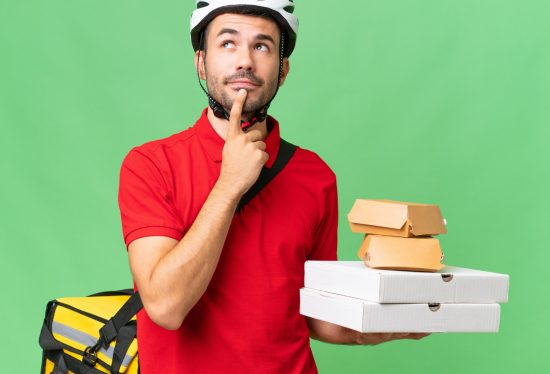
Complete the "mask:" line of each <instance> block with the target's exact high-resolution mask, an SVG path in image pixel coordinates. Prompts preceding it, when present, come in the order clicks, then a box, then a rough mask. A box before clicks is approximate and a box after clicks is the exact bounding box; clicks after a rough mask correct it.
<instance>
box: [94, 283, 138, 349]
mask: <svg viewBox="0 0 550 374" xmlns="http://www.w3.org/2000/svg"><path fill="white" fill-rule="evenodd" d="M141 308H143V304H142V302H141V298H140V297H139V293H138V292H136V293H134V294H132V296H130V298H129V299H128V300H127V301H126V302H125V303H124V305H123V306H122V307H121V308H120V309H119V310H118V312H116V314H115V315H114V316H113V317H112V318H111V319H110V320H109V321H107V323H106V324H105V325H103V327H102V328H101V329H100V330H99V336H100V339H101V343H102V345H103V347H104V348H107V347H108V346H109V343H111V341H113V339H114V338H116V337H117V335H118V332H119V331H120V329H121V328H122V326H124V325H126V324H127V323H128V322H130V320H131V319H132V318H133V317H134V316H135V315H136V313H137V312H139V311H140V310H141Z"/></svg>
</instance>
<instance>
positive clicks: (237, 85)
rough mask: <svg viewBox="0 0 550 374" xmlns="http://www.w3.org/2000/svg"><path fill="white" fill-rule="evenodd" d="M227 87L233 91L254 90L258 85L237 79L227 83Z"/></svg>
mask: <svg viewBox="0 0 550 374" xmlns="http://www.w3.org/2000/svg"><path fill="white" fill-rule="evenodd" d="M227 85H228V86H229V87H231V88H232V89H234V90H239V89H241V88H245V89H254V88H256V87H259V86H260V85H259V84H256V83H254V82H252V81H249V80H246V79H238V80H234V81H230V82H228V83H227Z"/></svg>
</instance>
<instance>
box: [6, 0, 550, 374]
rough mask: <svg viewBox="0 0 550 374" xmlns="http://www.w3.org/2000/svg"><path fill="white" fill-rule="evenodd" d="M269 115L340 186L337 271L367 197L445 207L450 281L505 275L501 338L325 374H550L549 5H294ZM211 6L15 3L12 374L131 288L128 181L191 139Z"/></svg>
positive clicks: (9, 176)
mask: <svg viewBox="0 0 550 374" xmlns="http://www.w3.org/2000/svg"><path fill="white" fill-rule="evenodd" d="M296 3H297V11H296V13H297V14H298V15H299V16H300V19H301V30H300V36H299V40H298V46H297V50H296V53H295V55H293V58H292V60H291V73H290V76H289V79H288V80H287V83H286V85H285V86H284V87H283V89H282V90H281V91H280V93H279V96H278V97H277V101H276V102H275V103H274V105H273V106H272V110H271V113H272V114H273V115H274V116H276V117H277V118H278V119H279V120H280V122H281V126H282V134H283V136H284V137H285V138H286V139H288V140H290V141H292V142H294V143H297V144H299V145H301V146H303V147H306V148H309V149H312V150H315V151H316V152H318V153H319V154H320V155H321V156H322V157H323V158H324V159H325V160H326V162H327V163H328V164H329V165H330V166H331V167H332V168H333V170H334V171H335V172H336V175H337V176H338V183H339V192H340V195H339V201H340V233H339V250H338V251H339V256H340V258H341V259H355V253H356V250H357V248H358V246H359V243H360V240H361V238H360V236H359V235H358V234H352V233H351V232H350V230H349V229H348V226H347V222H346V219H345V217H346V213H347V211H348V210H349V208H350V207H351V205H352V202H353V201H354V199H355V198H359V197H362V198H387V199H397V200H406V201H417V202H426V203H436V204H439V205H440V207H441V209H442V211H443V214H444V216H445V217H446V219H447V220H448V229H449V233H448V234H447V235H445V236H443V237H441V242H442V246H443V249H444V251H445V255H446V258H447V263H448V264H452V265H456V266H464V267H472V268H478V269H484V270H489V271H496V272H501V273H508V274H510V276H511V288H510V302H509V304H507V305H504V306H503V307H502V318H501V328H500V332H499V333H498V334H439V335H432V336H430V337H428V338H426V339H424V340H422V341H420V342H412V341H400V342H392V343H388V344H384V345H380V346H376V347H349V346H332V345H328V344H323V343H318V342H314V343H313V344H312V345H313V350H314V354H315V356H316V359H317V363H318V366H319V369H320V372H321V373H336V372H338V373H340V372H346V373H360V372H377V373H401V372H408V373H425V372H433V373H440V372H445V373H446V374H452V373H496V372H501V373H507V372H509V373H512V372H514V373H515V372H519V371H522V372H541V371H543V370H542V369H543V368H547V369H548V368H549V367H550V360H549V359H548V358H547V357H548V356H547V353H548V351H549V350H550V343H548V333H549V331H550V323H549V322H548V320H549V318H548V309H549V307H550V298H549V297H548V291H547V284H548V278H547V277H546V271H547V270H545V268H546V266H547V263H548V261H549V260H550V255H549V251H548V228H549V227H550V218H549V217H550V216H549V212H550V198H549V192H548V190H549V182H550V168H549V165H548V164H549V161H550V150H549V147H548V143H549V136H550V130H549V128H550V126H549V125H550V94H549V92H550V91H549V90H550V26H549V24H550V23H549V21H548V20H549V19H550V2H548V1H547V0H524V1H519V0H516V1H513V0H499V1H497V0H460V1H459V0H431V1H430V0H418V1H407V0H401V1H395V0H393V1H392V0H389V1H376V2H375V1H360V0H353V1H346V2H344V1H334V2H333V4H332V5H330V4H329V2H328V1H322V2H321V1H299V0H297V1H296ZM193 4H194V1H191V0H187V1H156V2H152V1H129V0H118V1H105V0H103V1H60V0H48V1H38V0H32V1H19V2H15V1H14V2H8V1H4V2H2V3H1V4H0V105H1V108H0V129H1V132H0V178H1V180H0V191H1V194H0V251H1V264H2V266H1V269H2V270H1V271H0V281H1V287H2V295H1V296H2V298H1V300H2V301H1V303H2V305H1V308H0V310H1V313H2V317H1V319H0V320H1V321H2V323H3V327H2V337H3V339H1V342H0V355H1V356H2V357H3V360H2V362H3V363H2V372H7V373H16V372H17V373H34V372H37V371H38V367H39V361H40V350H39V347H38V343H37V339H38V332H39V329H40V325H41V322H42V317H43V311H44V307H45V305H46V302H47V301H48V300H50V299H53V298H55V297H59V296H72V295H85V294H88V293H93V292H95V291H100V290H108V289H117V288H125V287H128V286H130V285H131V278H130V273H129V270H128V265H127V258H126V252H125V249H124V244H123V241H122V235H121V228H120V222H119V216H118V207H117V196H116V195H117V183H118V171H119V167H120V163H121V161H122V159H123V157H124V156H125V154H126V152H128V150H129V149H130V148H131V147H133V146H135V145H138V144H141V143H143V142H145V141H148V140H152V139H155V138H160V137H164V136H167V135H170V134H172V133H175V132H178V131H180V130H182V129H185V128H187V127H188V126H189V125H191V124H193V123H194V121H195V119H196V118H197V117H198V115H199V113H200V110H201V109H202V108H203V107H204V106H205V105H206V100H205V98H204V96H203V94H202V92H201V90H200V88H199V87H198V85H197V82H196V76H195V73H194V70H193V62H192V57H193V52H192V50H191V46H190V42H189V38H188V19H189V15H190V13H191V11H192V9H193Z"/></svg>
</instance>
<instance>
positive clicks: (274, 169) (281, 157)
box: [237, 139, 297, 212]
mask: <svg viewBox="0 0 550 374" xmlns="http://www.w3.org/2000/svg"><path fill="white" fill-rule="evenodd" d="M296 148H297V147H296V146H295V145H294V144H291V143H289V142H287V141H286V140H284V139H281V143H280V145H279V152H278V153H277V158H276V159H275V162H274V163H273V165H272V166H271V168H269V169H268V168H266V167H264V168H262V171H261V172H260V176H259V177H258V180H257V181H256V183H254V184H253V185H252V187H250V189H249V190H248V191H247V192H246V193H245V194H244V195H243V197H242V198H241V201H239V205H237V212H238V211H240V210H241V209H242V207H243V206H245V205H246V204H247V203H248V202H249V201H250V200H252V198H253V197H254V196H256V195H257V194H258V192H260V190H261V189H262V188H264V187H265V185H267V184H268V183H269V182H270V181H271V180H272V179H273V178H275V176H276V175H277V174H279V172H280V171H281V170H283V168H284V167H285V166H286V164H287V163H288V161H290V159H291V158H292V155H294V152H295V151H296Z"/></svg>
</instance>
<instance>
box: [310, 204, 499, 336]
mask: <svg viewBox="0 0 550 374" xmlns="http://www.w3.org/2000/svg"><path fill="white" fill-rule="evenodd" d="M348 219H349V222H350V225H351V228H352V231H354V232H360V233H363V234H366V237H365V240H364V241H363V243H362V245H361V247H360V249H359V257H360V258H361V259H362V260H363V261H307V262H306V264H305V280H304V284H305V287H304V288H302V289H301V290H300V313H301V314H303V315H305V316H309V317H313V318H316V319H320V320H324V321H327V322H331V323H335V324H338V325H341V326H345V327H348V328H351V329H354V330H357V331H360V332H369V333H375V332H387V333H391V332H424V333H429V332H497V331H498V329H499V324H500V305H499V303H506V302H507V301H508V286H509V277H508V275H505V274H498V273H490V272H485V271H479V270H472V269H465V268H459V267H452V266H444V265H442V264H441V263H440V261H441V260H442V254H441V248H440V246H439V241H438V240H437V239H436V238H433V237H431V236H432V235H437V234H444V233H446V232H447V230H446V228H445V221H444V220H443V217H442V216H441V212H440V211H439V208H438V207H437V206H435V205H426V204H413V203H403V202H396V201H387V200H357V201H356V203H355V204H354V206H353V208H352V210H351V212H350V214H349V215H348ZM365 265H367V266H365ZM388 269H392V270H388ZM403 270H416V271H403Z"/></svg>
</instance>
